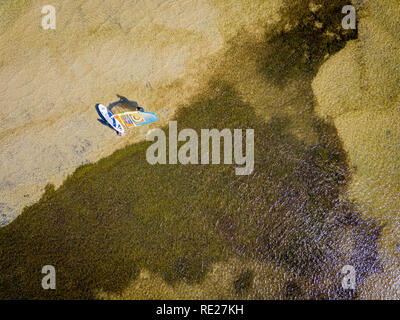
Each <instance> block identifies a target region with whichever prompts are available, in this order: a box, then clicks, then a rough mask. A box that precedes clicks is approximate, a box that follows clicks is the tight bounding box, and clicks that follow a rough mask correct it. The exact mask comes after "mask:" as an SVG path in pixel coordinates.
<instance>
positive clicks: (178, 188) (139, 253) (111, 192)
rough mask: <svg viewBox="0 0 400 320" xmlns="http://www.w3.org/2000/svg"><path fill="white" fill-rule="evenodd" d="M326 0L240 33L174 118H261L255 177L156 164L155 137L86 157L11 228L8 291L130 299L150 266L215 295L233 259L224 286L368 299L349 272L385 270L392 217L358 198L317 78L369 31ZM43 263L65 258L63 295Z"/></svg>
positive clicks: (4, 251)
mask: <svg viewBox="0 0 400 320" xmlns="http://www.w3.org/2000/svg"><path fill="white" fill-rule="evenodd" d="M324 3H325V6H324V7H323V9H322V10H321V11H319V12H318V13H317V14H314V13H312V12H310V10H309V8H308V2H306V1H297V2H293V3H292V5H291V6H289V7H288V9H284V10H283V12H282V17H283V19H282V20H281V21H280V23H278V24H277V26H276V28H275V29H274V30H273V31H269V30H266V31H265V34H264V37H263V39H261V40H260V39H259V38H257V39H256V38H254V37H253V36H252V35H251V34H249V33H247V32H245V31H243V32H240V33H239V34H238V35H237V36H236V37H234V38H233V39H231V42H230V45H229V47H228V48H227V50H226V52H225V54H224V55H223V56H222V57H219V58H218V59H216V61H215V62H211V63H210V66H209V69H208V72H209V74H206V75H204V77H205V78H206V79H207V81H206V82H205V84H204V85H203V87H202V90H201V92H200V93H198V94H196V95H193V96H192V97H191V99H190V100H189V101H188V102H187V103H185V104H184V105H183V106H182V107H181V108H180V109H179V112H178V113H177V114H176V116H175V119H176V120H177V121H178V126H179V129H182V128H193V129H195V130H196V131H198V132H199V130H200V129H202V128H217V129H223V128H229V129H237V128H253V129H254V130H255V169H254V172H253V173H252V174H251V175H249V176H243V177H239V176H236V175H235V174H234V168H233V167H234V166H232V165H226V166H223V165H219V166H218V165H214V166H195V165H189V166H184V165H179V164H178V165H169V166H163V165H156V166H150V165H149V164H148V163H147V162H146V160H145V150H146V149H147V147H148V146H149V143H147V142H141V143H137V144H134V145H132V146H128V147H127V148H125V149H123V150H121V151H118V152H116V153H114V154H113V155H111V156H110V157H108V158H105V159H103V160H101V161H99V162H98V163H95V164H90V165H86V166H83V167H81V168H79V169H78V170H77V171H76V172H75V173H74V174H73V175H72V176H70V177H69V178H68V180H67V181H65V183H64V184H63V185H62V186H61V187H60V188H59V189H57V190H54V188H52V187H51V186H49V187H48V189H47V191H46V193H45V194H44V195H43V197H42V199H41V200H40V201H39V202H38V203H37V204H34V205H32V206H30V207H28V208H26V209H25V210H24V212H23V213H22V215H20V216H19V217H18V218H17V219H16V220H15V221H14V222H13V223H11V224H10V225H8V226H7V227H5V228H3V229H1V230H0V241H1V244H2V246H1V255H2V257H4V258H3V259H1V260H0V266H1V268H2V270H3V272H1V275H0V277H3V279H2V280H3V281H1V284H0V286H1V290H0V295H1V297H2V298H19V297H24V298H95V297H98V295H97V294H98V292H99V291H100V292H103V293H104V292H105V293H107V294H114V295H116V296H117V297H126V296H129V294H128V293H127V292H129V290H132V289H130V288H131V287H130V285H131V284H132V283H135V281H139V280H140V274H141V273H142V272H143V270H148V271H150V272H151V273H152V274H156V275H160V276H161V278H162V280H161V281H162V282H163V283H167V284H168V285H176V284H181V283H185V284H187V285H188V292H190V290H193V291H194V290H198V288H199V287H200V288H203V289H202V290H203V292H204V296H203V298H207V297H208V298H210V297H215V296H213V295H212V294H215V293H211V289H209V288H205V287H207V286H211V285H210V283H209V279H210V277H212V274H213V272H214V269H215V266H219V265H225V266H226V269H225V270H224V271H221V274H219V275H220V276H221V278H224V277H226V280H224V281H221V284H219V286H218V285H216V287H213V289H215V290H217V291H218V290H220V292H223V293H221V296H217V297H222V298H237V297H240V298H253V299H263V298H275V299H301V298H311V299H352V298H357V297H358V296H359V295H360V292H359V291H357V290H355V291H354V290H350V291H348V290H347V291H346V290H343V288H342V286H341V279H342V277H343V275H342V274H341V272H340V270H341V269H342V267H343V266H345V265H352V266H354V267H355V269H356V271H357V283H358V284H362V283H363V281H364V280H365V278H366V277H368V276H370V275H371V274H375V273H379V272H380V271H381V267H380V261H379V256H378V247H377V244H378V240H379V237H380V235H381V230H382V226H381V225H380V224H379V223H378V222H376V221H374V220H372V219H370V220H366V219H365V218H364V217H363V216H362V212H363V210H366V208H365V207H363V206H360V205H359V204H358V203H357V202H355V201H351V200H349V195H348V186H349V183H350V181H351V179H352V174H353V170H354V168H351V166H350V165H349V160H348V155H347V154H346V152H345V151H344V147H343V144H342V141H341V139H340V138H339V136H338V133H337V130H336V128H335V127H334V125H333V124H332V123H330V122H328V121H326V120H323V119H321V118H319V117H318V116H316V114H315V113H314V107H315V105H314V104H315V100H314V97H313V92H312V89H311V81H312V79H313V78H314V77H315V75H316V72H317V71H318V69H319V67H320V66H321V64H322V63H323V62H324V61H325V59H326V57H327V55H328V56H329V55H332V54H334V53H336V52H337V51H339V50H340V49H342V48H343V47H344V46H345V44H346V42H347V41H348V40H350V39H355V38H356V37H357V32H347V31H346V32H345V31H343V30H341V31H337V27H336V26H337V25H338V23H340V19H341V14H340V8H341V7H342V6H343V5H344V4H345V2H343V1H333V2H332V1H331V2H329V4H328V2H324ZM316 21H323V25H324V26H323V28H320V27H318V26H317V25H316V24H315V22H316ZM288 23H289V25H290V28H289V30H287V28H285V26H286V25H287V24H288ZM327 32H333V33H336V32H338V37H336V38H332V37H330V36H327ZM164 129H165V130H166V131H167V128H166V127H164ZM44 261H46V263H49V262H51V263H52V264H54V265H55V266H56V267H57V270H58V274H59V276H58V277H59V278H58V279H59V280H58V281H59V282H58V283H59V285H58V287H57V291H56V292H55V293H53V292H45V293H43V291H42V290H41V288H40V287H38V286H36V284H37V283H40V279H41V276H42V275H41V274H40V273H39V272H37V271H38V270H40V268H41V266H42V265H43V262H44ZM232 261H234V263H233V264H232ZM228 275H233V276H232V277H233V278H232V277H231V278H229V276H228ZM267 276H270V277H272V278H276V279H275V282H274V281H271V282H267V284H265V282H264V283H263V282H262V279H263V277H267ZM224 279H225V278H224ZM213 285H214V286H215V284H213ZM269 285H270V288H269V287H268V286H269ZM202 286H203V287H202ZM224 286H226V287H227V288H229V289H228V290H227V291H224V290H225V289H224V290H223V288H225V287H224ZM265 286H266V287H267V288H265ZM157 290H161V289H159V287H157V286H155V285H154V286H153V287H152V286H151V285H150V292H152V291H154V292H157ZM162 294H163V293H160V295H161V297H165V296H163V295H162ZM185 294H186V295H185ZM185 294H183V295H182V296H181V297H188V296H189V297H190V294H188V293H187V292H186V293H185ZM149 296H150V294H149ZM144 298H146V296H144Z"/></svg>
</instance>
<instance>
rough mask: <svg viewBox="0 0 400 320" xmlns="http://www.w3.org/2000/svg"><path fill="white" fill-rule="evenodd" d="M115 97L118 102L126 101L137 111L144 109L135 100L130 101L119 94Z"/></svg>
mask: <svg viewBox="0 0 400 320" xmlns="http://www.w3.org/2000/svg"><path fill="white" fill-rule="evenodd" d="M117 97H118V98H119V101H118V103H127V104H129V105H130V106H131V107H132V108H134V109H136V110H137V111H144V109H143V108H142V107H141V106H139V105H138V103H137V102H136V101H131V100H129V99H128V98H126V97H123V96H120V95H119V94H117Z"/></svg>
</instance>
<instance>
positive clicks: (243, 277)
mask: <svg viewBox="0 0 400 320" xmlns="http://www.w3.org/2000/svg"><path fill="white" fill-rule="evenodd" d="M253 280H254V272H253V271H251V270H248V269H247V270H244V271H243V272H242V273H240V275H239V276H238V278H237V279H236V280H234V281H233V288H234V290H235V292H236V294H238V295H241V294H243V293H246V292H248V291H249V290H250V289H251V287H252V286H253Z"/></svg>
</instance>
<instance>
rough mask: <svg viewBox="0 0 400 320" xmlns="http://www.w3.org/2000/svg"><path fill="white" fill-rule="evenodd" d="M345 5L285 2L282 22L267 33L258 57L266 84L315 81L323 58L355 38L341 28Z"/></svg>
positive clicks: (353, 32) (298, 0)
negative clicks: (299, 79) (299, 78)
mask: <svg viewBox="0 0 400 320" xmlns="http://www.w3.org/2000/svg"><path fill="white" fill-rule="evenodd" d="M345 5H348V1H345V0H344V1H343V0H336V1H329V0H316V1H309V0H295V1H292V0H286V1H285V6H284V7H283V8H282V10H281V15H282V17H283V19H282V20H281V22H280V23H279V24H278V25H277V26H275V28H276V30H278V31H276V30H274V32H270V33H266V41H265V46H264V48H263V49H261V51H262V52H263V53H260V55H259V71H260V72H261V73H263V74H264V76H265V77H266V80H267V81H271V82H272V83H274V84H275V85H279V86H281V87H282V86H285V84H286V81H288V80H289V79H293V78H296V77H303V78H304V77H314V76H315V74H316V72H317V71H318V69H319V67H320V66H321V64H322V63H323V62H324V60H325V58H326V57H327V56H329V55H332V54H334V53H336V52H338V51H339V50H341V49H342V48H344V46H345V45H346V42H347V41H348V40H351V39H356V38H357V36H358V32H357V30H351V29H349V30H346V29H343V28H342V26H341V25H342V19H343V17H344V15H343V14H342V8H343V7H344V6H345Z"/></svg>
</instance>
